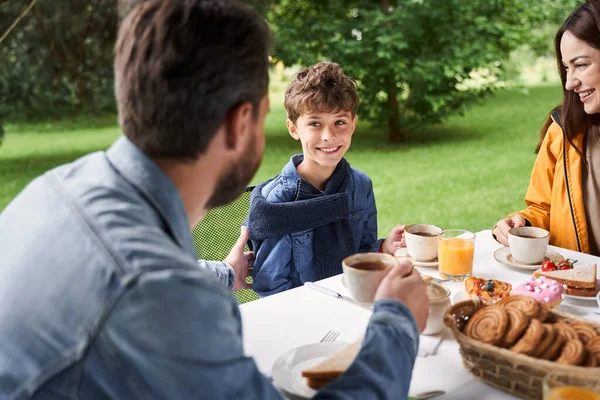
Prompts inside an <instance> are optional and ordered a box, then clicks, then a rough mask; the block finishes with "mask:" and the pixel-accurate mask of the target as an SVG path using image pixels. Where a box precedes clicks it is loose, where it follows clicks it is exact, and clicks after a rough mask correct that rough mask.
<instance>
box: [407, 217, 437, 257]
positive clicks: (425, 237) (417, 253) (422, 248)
mask: <svg viewBox="0 0 600 400" xmlns="http://www.w3.org/2000/svg"><path fill="white" fill-rule="evenodd" d="M440 233H442V228H440V227H437V226H435V225H428V224H414V225H408V226H407V227H406V228H404V239H405V241H406V249H407V250H408V255H410V256H411V258H412V259H413V260H415V261H431V260H435V259H436V258H437V256H438V235H439V234H440Z"/></svg>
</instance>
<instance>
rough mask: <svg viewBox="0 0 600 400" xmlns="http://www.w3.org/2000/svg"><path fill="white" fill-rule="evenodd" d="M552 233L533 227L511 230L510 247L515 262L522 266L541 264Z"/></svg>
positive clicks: (509, 232) (509, 234) (509, 233)
mask: <svg viewBox="0 0 600 400" xmlns="http://www.w3.org/2000/svg"><path fill="white" fill-rule="evenodd" d="M549 240H550V232H548V231H547V230H545V229H542V228H536V227H533V226H521V227H518V228H511V229H509V231H508V246H509V247H510V254H511V255H512V257H513V259H515V261H517V262H519V263H521V264H540V263H541V262H542V261H543V260H544V257H545V256H546V250H547V249H548V241H549Z"/></svg>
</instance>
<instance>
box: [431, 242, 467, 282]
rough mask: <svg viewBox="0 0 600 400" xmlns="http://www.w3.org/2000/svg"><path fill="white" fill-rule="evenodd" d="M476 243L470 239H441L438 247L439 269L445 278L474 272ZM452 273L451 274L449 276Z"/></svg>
mask: <svg viewBox="0 0 600 400" xmlns="http://www.w3.org/2000/svg"><path fill="white" fill-rule="evenodd" d="M474 252H475V243H473V241H472V240H469V239H460V238H448V239H441V240H440V244H439V247H438V261H439V263H440V264H439V271H440V274H441V275H442V277H443V278H444V279H449V278H453V277H460V276H465V275H468V274H470V273H471V272H473V254H474ZM448 275H450V276H448Z"/></svg>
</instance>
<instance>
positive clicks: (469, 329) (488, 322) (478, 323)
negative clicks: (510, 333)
mask: <svg viewBox="0 0 600 400" xmlns="http://www.w3.org/2000/svg"><path fill="white" fill-rule="evenodd" d="M507 327H508V315H507V314H506V310H504V309H503V308H501V307H498V306H488V307H484V308H482V309H480V310H478V311H477V312H476V313H475V314H474V315H473V316H472V317H471V319H469V322H467V326H465V335H467V336H469V337H470V338H472V339H475V340H479V341H481V342H484V343H489V344H493V345H496V346H497V345H499V344H500V343H501V342H502V339H503V338H504V333H505V332H506V328H507Z"/></svg>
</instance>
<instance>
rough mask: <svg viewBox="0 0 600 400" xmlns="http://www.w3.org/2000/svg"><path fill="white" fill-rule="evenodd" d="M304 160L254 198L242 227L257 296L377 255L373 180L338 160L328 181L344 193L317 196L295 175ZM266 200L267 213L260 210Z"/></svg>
mask: <svg viewBox="0 0 600 400" xmlns="http://www.w3.org/2000/svg"><path fill="white" fill-rule="evenodd" d="M303 159H304V156H303V155H302V154H298V155H295V156H293V157H292V158H291V159H290V161H289V162H288V163H287V164H286V165H285V167H284V168H283V170H282V171H281V174H279V175H277V176H276V177H275V178H273V179H271V180H269V181H267V182H265V183H264V184H261V185H258V186H257V187H256V188H255V193H253V195H252V200H251V204H250V212H249V215H248V220H247V221H246V224H247V225H248V232H249V235H250V243H249V245H250V247H251V248H252V250H254V252H255V254H256V260H255V262H254V269H253V284H252V288H253V289H254V290H255V291H256V292H257V293H258V294H259V295H261V296H267V295H271V294H274V293H278V292H282V291H284V290H287V289H291V288H293V287H297V286H301V285H302V284H303V283H304V282H307V281H313V280H318V279H323V278H326V277H328V276H333V275H336V274H339V273H341V272H342V267H341V261H342V259H343V258H344V257H346V256H348V255H350V254H354V253H358V252H368V251H375V252H376V251H378V249H379V244H380V241H378V240H377V208H376V206H375V196H374V195H373V184H372V182H371V179H370V178H369V177H368V176H367V175H366V174H365V173H364V172H362V171H360V170H357V169H355V168H351V167H350V166H349V164H348V163H347V162H346V161H345V160H344V159H342V161H340V165H338V168H336V172H334V174H333V175H332V178H330V181H335V184H336V187H338V188H341V189H342V190H340V191H339V192H335V191H334V193H330V194H329V192H330V191H329V190H328V188H329V187H328V188H326V194H321V195H317V194H315V193H314V191H315V190H316V189H314V188H312V186H310V184H308V183H307V182H306V181H304V180H303V179H302V177H301V176H300V175H299V174H298V171H297V170H296V167H297V166H298V165H299V164H300V163H301V162H302V160H303ZM343 166H347V168H342V167H343ZM342 171H343V175H342V174H341V172H342ZM338 181H339V182H344V183H342V184H340V185H339V186H338V185H337V184H338V183H339V182H338ZM328 186H329V182H328ZM309 188H311V189H312V191H311V190H310V189H309ZM307 193H308V194H307ZM315 196H316V197H315ZM265 200H266V202H268V203H269V204H270V205H271V207H270V208H269V207H268V206H267V207H265V206H264V204H263V205H258V203H259V201H262V202H264V201H265ZM277 204H280V205H281V206H279V207H278V206H276V205H277ZM264 210H268V213H265V212H264ZM265 214H266V215H265ZM315 241H316V242H315ZM324 241H326V242H327V243H323V242H324ZM315 249H317V251H316V253H317V254H315ZM325 249H326V250H325ZM319 254H320V255H319ZM323 264H326V265H323Z"/></svg>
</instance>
